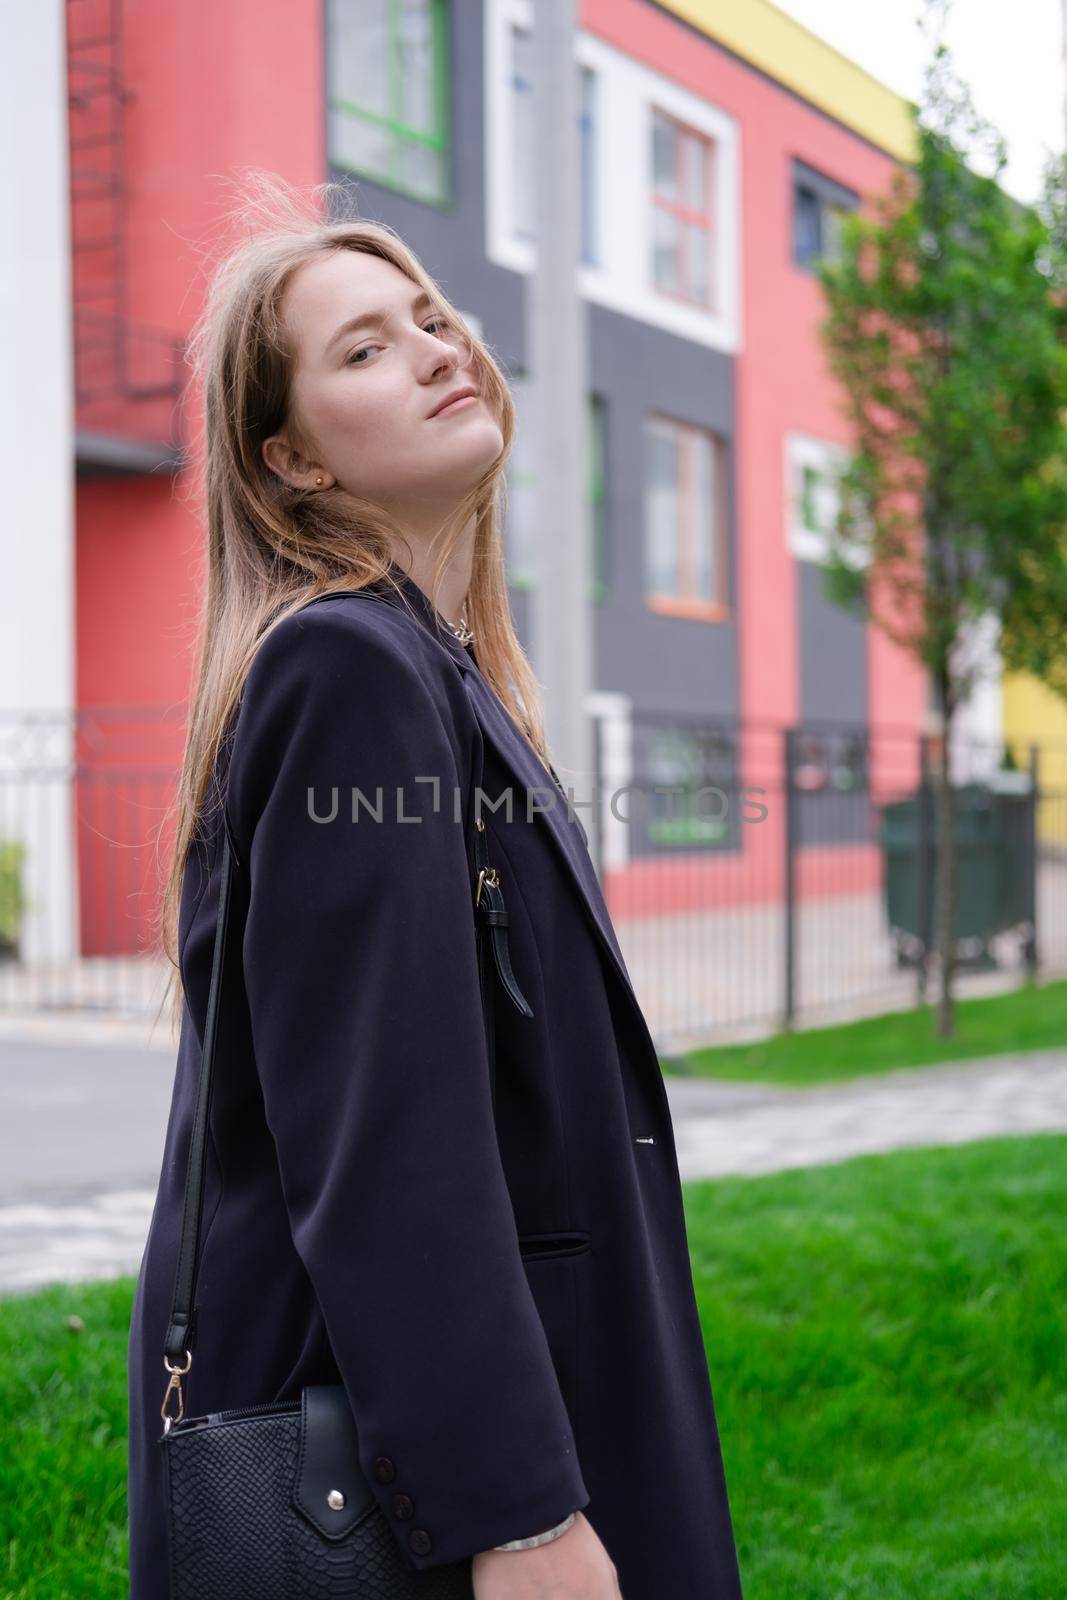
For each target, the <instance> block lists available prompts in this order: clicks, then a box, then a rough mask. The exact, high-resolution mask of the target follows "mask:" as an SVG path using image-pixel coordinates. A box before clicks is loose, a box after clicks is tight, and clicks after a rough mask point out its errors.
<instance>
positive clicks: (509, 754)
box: [381, 566, 643, 1018]
mask: <svg viewBox="0 0 1067 1600" xmlns="http://www.w3.org/2000/svg"><path fill="white" fill-rule="evenodd" d="M393 572H394V575H395V576H396V578H397V580H398V582H399V584H400V586H401V588H402V589H403V590H404V592H405V594H406V595H407V596H408V599H409V600H410V602H411V604H412V607H413V609H414V611H415V613H416V615H417V616H418V618H419V619H420V620H421V621H422V623H423V624H424V625H425V626H426V627H427V629H428V630H429V632H430V633H432V634H433V636H434V638H436V639H437V640H438V642H439V643H440V644H441V646H442V648H444V649H446V650H447V651H448V653H449V655H450V656H451V657H452V659H453V661H454V662H455V664H456V666H457V667H458V668H459V670H460V672H462V674H463V678H464V683H465V685H466V688H467V692H468V695H469V696H470V700H471V704H472V706H473V707H474V712H475V715H476V716H477V718H478V724H479V726H480V727H481V729H482V733H483V735H484V737H485V738H487V739H488V740H489V741H490V742H491V744H492V746H493V749H494V750H495V752H496V754H497V756H498V757H499V759H500V761H501V763H502V764H503V766H504V767H505V768H506V769H507V771H508V772H509V774H510V775H511V777H512V778H513V780H514V785H515V793H514V794H513V796H512V802H511V804H512V815H513V816H515V815H518V816H521V817H527V816H529V815H530V810H529V808H528V806H527V795H528V794H529V793H530V792H531V791H539V792H534V794H533V799H532V802H531V805H532V808H533V816H532V820H533V822H534V825H535V826H538V827H541V828H543V829H544V831H545V834H546V837H547V838H548V840H549V842H550V843H551V845H552V848H553V850H554V851H555V852H556V855H557V857H558V858H559V860H560V861H561V862H562V864H563V866H564V868H565V869H566V871H567V873H568V875H569V877H570V879H571V881H572V883H573V884H574V887H575V889H576V890H577V891H578V897H579V899H580V900H581V902H582V904H583V906H584V907H585V911H586V914H587V915H588V917H589V919H590V921H591V922H592V924H593V927H594V928H595V929H596V930H597V932H598V933H599V935H600V938H601V941H602V943H603V945H604V948H605V949H606V951H607V953H608V955H609V956H610V958H611V961H612V963H613V965H614V967H615V970H616V971H617V973H618V975H619V978H620V979H621V981H622V983H623V985H624V986H625V988H626V990H627V991H628V993H629V995H630V997H631V999H632V1001H633V1003H634V1005H635V1006H636V1007H637V1010H638V1013H639V1014H641V1015H642V1018H643V1013H641V1008H640V1004H639V1002H638V1000H637V996H636V993H635V992H634V987H633V983H632V982H631V980H630V974H629V972H628V971H627V970H626V962H625V960H624V959H623V954H622V950H621V948H620V946H619V941H618V938H617V936H616V933H615V929H614V928H613V926H612V922H611V917H610V915H609V913H608V908H607V906H606V904H605V902H604V895H603V891H602V890H601V887H600V880H599V879H598V877H597V875H596V868H595V866H594V865H593V860H592V857H591V856H590V854H589V849H588V844H587V840H586V834H585V829H584V828H583V827H582V824H581V822H580V820H579V813H578V810H577V808H575V809H574V811H573V813H571V812H570V810H569V808H568V804H567V796H566V794H565V793H564V792H563V790H562V789H560V788H559V787H558V786H557V784H556V783H555V781H554V780H553V777H552V774H551V773H550V772H548V771H547V769H546V768H545V767H543V766H542V764H541V762H540V760H539V758H538V756H537V755H536V753H535V752H534V750H533V749H532V748H531V746H530V744H529V743H528V742H527V740H526V739H525V738H523V736H522V734H521V733H520V732H519V730H518V729H517V728H516V727H515V725H514V724H513V722H512V721H511V718H510V717H509V716H508V714H507V712H506V711H505V710H504V707H503V706H502V705H501V703H500V701H499V700H498V698H497V696H496V694H495V693H494V691H493V690H492V689H491V688H490V686H489V684H488V682H487V681H486V679H485V678H484V677H483V676H482V674H481V672H480V671H479V669H478V663H477V661H476V660H475V658H474V656H473V654H472V653H471V651H470V649H469V648H468V647H467V646H465V645H462V644H460V642H459V640H458V639H457V638H456V636H455V634H453V633H450V632H449V630H448V628H447V627H444V626H441V627H440V628H439V627H438V626H437V620H438V619H437V613H436V609H435V607H434V605H433V602H432V601H431V599H430V597H429V595H427V594H426V593H425V592H424V591H423V590H422V589H421V588H420V587H419V585H418V584H417V583H416V582H415V580H414V579H413V578H411V577H409V576H408V574H407V573H405V572H404V571H403V569H402V568H401V567H399V566H394V568H393ZM381 595H382V598H383V599H385V600H387V601H389V602H390V603H391V604H393V605H396V604H397V603H398V602H397V600H396V598H395V596H394V595H393V594H392V592H391V591H390V590H389V589H388V588H385V589H383V590H382V591H381ZM487 798H488V799H490V800H495V799H496V798H497V797H496V796H495V795H489V796H487ZM576 798H577V799H581V798H582V797H581V795H578V796H577V797H576ZM540 806H547V807H548V809H547V810H544V811H539V810H538V809H537V808H538V807H540ZM572 817H573V820H572Z"/></svg>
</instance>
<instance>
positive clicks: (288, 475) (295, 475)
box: [263, 433, 333, 489]
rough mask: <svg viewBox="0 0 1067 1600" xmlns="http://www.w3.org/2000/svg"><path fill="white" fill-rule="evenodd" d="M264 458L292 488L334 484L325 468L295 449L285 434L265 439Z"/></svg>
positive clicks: (320, 486)
mask: <svg viewBox="0 0 1067 1600" xmlns="http://www.w3.org/2000/svg"><path fill="white" fill-rule="evenodd" d="M263 459H264V461H265V462H266V463H267V466H268V467H269V468H270V470H271V471H272V472H274V473H277V475H278V477H279V478H281V479H282V480H283V481H284V482H285V483H287V484H288V485H289V487H290V488H291V489H328V488H330V487H331V486H332V484H333V479H332V477H331V476H330V474H329V473H328V472H327V471H326V470H325V468H323V467H321V466H320V465H319V463H318V462H317V461H309V460H308V459H307V457H306V456H302V455H301V454H300V452H299V451H297V450H294V449H293V448H292V446H291V445H290V444H289V442H288V440H287V439H286V438H285V437H284V435H283V434H280V433H275V434H272V435H271V437H270V438H269V439H264V441H263Z"/></svg>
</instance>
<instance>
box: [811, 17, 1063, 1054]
mask: <svg viewBox="0 0 1067 1600" xmlns="http://www.w3.org/2000/svg"><path fill="white" fill-rule="evenodd" d="M943 10H944V8H943V6H938V5H935V6H932V7H930V8H928V16H929V15H930V13H932V12H938V13H942V14H943ZM912 116H913V122H914V126H915V133H916V147H917V157H916V161H915V164H914V166H906V167H902V168H899V169H897V171H896V172H895V173H894V176H893V179H892V181H891V183H890V185H889V187H888V190H887V192H885V193H884V194H882V195H879V196H874V197H872V199H871V204H870V207H869V208H865V210H864V211H863V212H859V213H856V214H853V215H852V216H850V217H848V218H846V219H845V220H844V222H843V225H842V232H841V251H840V254H839V256H838V258H837V259H836V260H833V261H824V262H823V263H821V265H820V278H821V281H822V284H823V288H824V291H825V296H826V315H825V320H824V321H823V323H822V326H821V333H822V337H823V342H824V348H825V350H826V353H827V358H828V361H829V364H830V367H831V370H832V371H833V373H834V375H835V376H836V378H837V379H838V382H839V384H840V388H841V393H842V397H843V404H844V409H845V414H846V416H847V417H848V420H849V423H850V429H851V432H852V435H853V451H854V453H853V454H852V456H851V459H850V461H849V463H848V465H847V467H846V468H845V469H844V471H843V473H842V476H841V482H840V491H841V493H840V510H839V514H838V518H837V524H836V527H835V528H834V529H833V530H832V531H831V537H830V541H829V549H828V554H827V559H826V562H825V563H824V572H825V581H826V586H827V590H828V593H829V594H830V596H831V597H832V598H833V599H835V600H836V601H837V602H838V603H840V604H842V605H844V606H846V607H847V608H849V609H850V610H853V611H855V612H856V613H857V614H859V615H862V616H864V617H866V618H867V619H868V620H869V621H871V622H872V623H873V624H874V625H876V626H878V627H879V628H881V629H882V630H883V631H884V632H885V633H886V634H887V635H888V636H889V637H890V638H892V639H893V640H894V641H895V642H896V643H897V644H898V645H900V646H901V647H902V648H904V649H905V650H907V651H909V652H910V653H911V654H912V655H913V656H914V657H916V658H917V659H918V660H919V661H921V662H922V663H923V664H924V665H925V667H926V668H927V670H928V672H929V675H930V679H931V682H932V685H933V688H934V691H935V694H936V698H937V706H938V710H939V711H940V718H941V728H942V735H943V737H942V755H941V759H940V761H939V762H938V764H937V805H936V826H937V835H938V840H939V843H941V842H943V844H944V848H939V849H938V853H937V859H938V883H937V902H938V917H937V927H936V929H935V943H936V948H937V952H938V958H939V967H940V973H941V984H940V993H939V999H938V1008H937V1031H938V1033H939V1034H940V1035H943V1036H947V1035H950V1034H951V1033H952V1031H953V999H952V992H953V972H954V951H955V942H954V940H953V937H952V928H953V922H954V914H955V911H954V908H955V880H956V863H955V852H954V849H953V825H952V824H953V781H952V771H951V747H952V746H951V733H952V723H953V717H954V716H955V714H956V712H957V710H958V708H959V706H960V705H961V703H962V702H963V701H964V700H965V699H966V698H967V697H968V695H969V694H970V692H971V690H972V688H973V687H974V682H975V678H976V675H977V674H978V673H979V672H980V670H981V668H980V665H978V664H976V663H975V661H974V659H973V657H971V658H969V656H968V649H967V643H968V639H969V638H970V636H971V630H972V629H973V628H974V627H976V626H977V625H978V623H979V622H980V621H981V620H982V619H983V618H984V617H986V616H987V615H988V614H990V613H992V614H993V615H994V616H995V617H997V618H998V619H999V622H1000V641H999V648H1000V654H1001V658H1002V660H1003V661H1004V663H1005V665H1006V666H1007V667H1009V668H1014V667H1024V668H1027V669H1028V670H1031V671H1037V672H1039V673H1040V675H1041V676H1042V677H1044V678H1045V679H1046V680H1047V681H1050V682H1051V681H1054V680H1055V679H1056V677H1057V675H1062V677H1063V681H1064V684H1065V686H1067V641H1065V638H1064V633H1065V631H1067V630H1065V629H1064V620H1065V617H1067V610H1065V605H1067V541H1065V537H1064V531H1065V529H1067V432H1065V428H1064V417H1065V415H1067V348H1065V342H1064V334H1065V316H1064V296H1063V295H1062V293H1061V292H1060V290H1059V288H1058V264H1059V263H1060V262H1061V261H1062V260H1064V259H1067V257H1065V255H1064V253H1063V252H1062V251H1061V250H1060V248H1059V245H1058V241H1057V239H1056V237H1055V226H1054V223H1053V221H1052V220H1051V219H1050V216H1049V215H1048V214H1044V215H1043V214H1042V211H1041V208H1039V207H1038V208H1035V207H1030V206H1025V205H1021V204H1020V203H1018V202H1017V201H1015V200H1014V199H1013V198H1012V197H1011V196H1010V195H1008V194H1007V193H1006V192H1005V191H1004V189H1003V188H1002V186H1001V184H1000V181H999V179H1000V175H1001V172H1002V170H1003V167H1004V165H1005V162H1006V150H1005V147H1004V142H1003V140H1002V138H1001V137H1000V135H999V134H998V133H997V132H996V130H995V129H994V128H992V127H991V125H990V124H989V123H988V122H986V121H985V120H984V119H982V118H981V117H979V115H978V114H977V112H976V111H975V109H974V106H973V104H972V102H971V99H970V95H969V93H968V91H967V89H966V87H965V86H963V85H962V84H961V83H960V81H959V80H958V78H957V76H956V74H955V71H954V68H953V65H952V61H951V58H950V56H949V53H948V51H947V49H946V47H945V46H944V44H943V43H938V44H937V45H936V48H935V49H934V51H933V54H932V58H931V60H930V62H929V64H928V67H927V71H926V75H925V82H924V93H923V96H922V100H921V102H920V104H919V105H918V106H916V107H913V108H912ZM983 168H984V169H985V170H983ZM1064 214H1067V213H1064ZM1063 236H1064V237H1067V227H1065V228H1064V229H1063ZM1065 276H1067V274H1065Z"/></svg>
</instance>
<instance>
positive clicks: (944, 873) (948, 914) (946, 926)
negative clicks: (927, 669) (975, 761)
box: [936, 695, 956, 1039]
mask: <svg viewBox="0 0 1067 1600" xmlns="http://www.w3.org/2000/svg"><path fill="white" fill-rule="evenodd" d="M941 703H942V705H944V704H945V696H944V695H942V701H941ZM951 734H952V723H951V718H950V717H948V716H946V717H944V719H943V734H942V741H943V742H942V748H941V762H940V768H939V772H938V782H937V930H936V944H937V954H938V963H939V965H940V968H941V987H940V992H939V994H938V997H937V1035H938V1038H940V1039H948V1038H951V1037H952V1035H953V1033H954V1031H955V1018H954V1011H953V998H952V980H953V976H954V973H955V963H956V940H955V933H954V926H955V921H956V830H955V827H954V826H953V822H954V818H955V805H954V803H953V791H952V757H951V753H950V752H951Z"/></svg>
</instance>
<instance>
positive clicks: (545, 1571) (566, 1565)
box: [471, 1511, 622, 1600]
mask: <svg viewBox="0 0 1067 1600" xmlns="http://www.w3.org/2000/svg"><path fill="white" fill-rule="evenodd" d="M471 1579H472V1581H473V1584H474V1600H622V1590H621V1589H620V1588H619V1574H618V1572H617V1571H616V1568H615V1563H614V1562H613V1561H612V1559H611V1557H610V1556H609V1555H608V1552H607V1551H606V1550H605V1548H604V1546H603V1544H602V1543H601V1542H600V1538H599V1536H598V1535H597V1532H596V1529H595V1528H594V1527H593V1524H592V1523H591V1522H589V1521H588V1520H587V1519H586V1517H585V1516H583V1514H582V1513H581V1512H580V1511H576V1512H575V1514H574V1521H573V1523H572V1524H571V1526H570V1527H569V1528H568V1529H567V1531H566V1533H561V1534H560V1536H559V1538H558V1539H553V1540H552V1542H551V1543H550V1544H539V1545H535V1546H534V1548H533V1549H532V1550H483V1551H481V1552H480V1553H479V1554H478V1555H476V1556H475V1557H474V1561H473V1563H472V1565H471Z"/></svg>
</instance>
